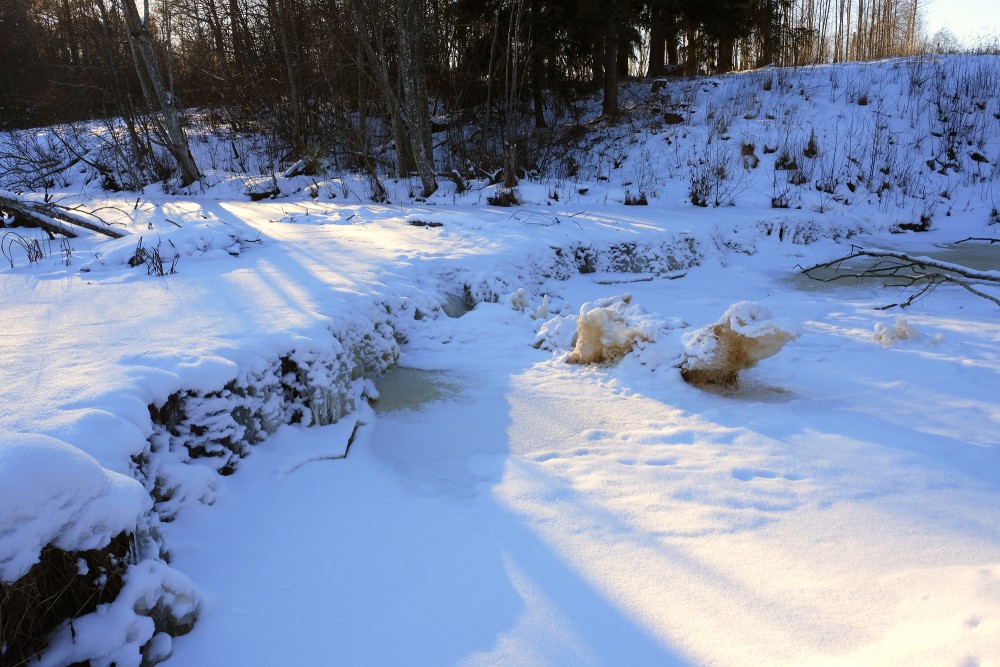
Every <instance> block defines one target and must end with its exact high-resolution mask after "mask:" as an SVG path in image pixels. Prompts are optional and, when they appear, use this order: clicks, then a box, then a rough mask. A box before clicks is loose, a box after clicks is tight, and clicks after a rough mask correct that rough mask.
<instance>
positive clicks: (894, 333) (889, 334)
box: [873, 315, 943, 347]
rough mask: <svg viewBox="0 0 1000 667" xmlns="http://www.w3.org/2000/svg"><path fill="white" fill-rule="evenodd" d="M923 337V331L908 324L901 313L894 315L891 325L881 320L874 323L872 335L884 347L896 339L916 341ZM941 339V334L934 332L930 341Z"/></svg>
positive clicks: (937, 341)
mask: <svg viewBox="0 0 1000 667" xmlns="http://www.w3.org/2000/svg"><path fill="white" fill-rule="evenodd" d="M925 337H926V336H924V334H923V332H921V331H920V330H918V329H917V328H916V327H915V326H913V325H912V324H910V322H909V321H908V320H907V319H906V318H905V317H903V316H902V315H898V316H897V317H896V319H895V321H894V322H893V323H892V326H891V327H889V326H886V325H885V324H882V323H881V322H879V323H877V324H876V325H875V334H874V335H873V338H874V339H875V342H876V343H879V344H881V345H883V346H884V347H891V346H892V345H893V344H894V343H895V342H896V341H900V340H914V341H917V340H923V339H924V338H925ZM942 339H943V336H942V335H941V334H935V335H934V337H933V338H931V340H930V342H932V343H935V344H936V343H940V342H941V340H942Z"/></svg>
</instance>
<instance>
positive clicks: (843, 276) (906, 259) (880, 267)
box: [797, 239, 1000, 310]
mask: <svg viewBox="0 0 1000 667" xmlns="http://www.w3.org/2000/svg"><path fill="white" fill-rule="evenodd" d="M965 240H989V241H991V242H993V239H965ZM859 258H866V259H874V260H876V262H875V263H874V264H872V265H871V266H867V267H864V268H860V269H858V270H856V271H849V272H846V273H845V272H843V271H842V270H841V267H842V265H843V264H844V263H845V262H849V261H851V260H854V259H859ZM797 268H798V269H800V270H801V271H802V273H804V274H805V275H806V276H807V277H809V278H811V279H812V280H818V281H820V282H825V283H829V282H834V281H837V280H847V279H857V280H881V281H882V282H883V285H884V286H885V287H900V288H903V289H906V288H910V287H918V289H917V291H916V292H915V293H913V294H911V295H910V297H909V298H907V299H906V300H905V301H902V302H899V303H892V304H888V305H886V306H882V307H881V308H879V310H887V309H889V308H895V307H899V308H906V307H907V306H910V305H912V304H913V303H914V302H916V301H917V300H918V299H920V298H922V297H924V296H926V295H927V294H929V293H930V292H932V291H934V290H935V289H936V288H938V287H940V286H941V285H946V284H950V285H957V286H959V287H961V288H962V289H965V290H967V291H968V292H970V293H972V294H975V295H976V296H979V297H982V298H984V299H986V300H987V301H990V302H992V303H994V304H996V305H997V306H1000V298H997V297H995V296H993V295H991V294H987V293H985V292H983V291H981V290H979V289H976V288H975V287H973V286H972V283H985V284H987V285H997V286H1000V271H977V270H975V269H970V268H969V267H966V266H961V265H959V264H952V263H950V262H943V261H940V260H936V259H931V258H930V257H913V256H911V255H907V254H906V253H903V252H895V251H891V250H864V249H861V248H858V247H857V246H852V251H851V253H850V254H848V255H845V256H844V257H839V258H837V259H834V260H831V261H829V262H823V263H821V264H816V265H814V266H810V267H809V268H803V267H802V266H798V267H797ZM830 270H833V271H836V273H835V274H833V275H827V276H823V275H814V274H817V273H820V274H821V273H822V272H823V271H830Z"/></svg>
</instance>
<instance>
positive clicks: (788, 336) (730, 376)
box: [680, 301, 799, 385]
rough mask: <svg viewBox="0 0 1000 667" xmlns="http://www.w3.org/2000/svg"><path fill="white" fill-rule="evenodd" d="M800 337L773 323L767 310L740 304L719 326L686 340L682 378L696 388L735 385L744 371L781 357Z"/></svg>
mask: <svg viewBox="0 0 1000 667" xmlns="http://www.w3.org/2000/svg"><path fill="white" fill-rule="evenodd" d="M798 335H799V334H798V331H797V329H796V328H795V327H792V326H790V325H787V324H784V323H781V322H778V321H776V320H774V319H772V317H771V311H770V310H768V308H767V307H766V306H763V305H761V304H759V303H754V302H752V301H740V302H739V303H735V304H733V305H732V306H730V307H729V308H728V309H727V310H726V312H725V313H723V315H722V317H721V318H719V321H718V322H716V323H715V324H710V325H708V326H706V327H702V328H701V329H698V330H697V331H692V332H691V333H689V334H687V335H685V336H684V352H685V357H684V360H683V361H682V362H681V365H680V369H681V375H682V376H683V377H684V379H685V380H687V381H688V382H691V383H694V384H721V385H732V384H735V383H736V380H737V377H738V375H739V373H740V371H743V370H746V369H747V368H752V367H753V366H755V365H756V364H757V362H758V361H760V360H761V359H766V358H768V357H770V356H773V355H775V354H777V353H778V351H779V350H781V348H782V347H784V345H785V343H787V342H788V341H790V340H794V339H795V338H797V337H798Z"/></svg>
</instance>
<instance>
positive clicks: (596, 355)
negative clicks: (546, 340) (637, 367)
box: [566, 294, 654, 364]
mask: <svg viewBox="0 0 1000 667" xmlns="http://www.w3.org/2000/svg"><path fill="white" fill-rule="evenodd" d="M651 325H652V322H651V321H650V319H649V317H648V316H647V315H646V314H645V313H644V312H643V310H642V309H641V308H639V307H638V306H636V305H633V304H632V296H631V295H630V294H626V295H624V296H615V297H610V298H607V299H599V300H597V301H591V302H588V303H585V304H583V305H582V306H581V307H580V315H579V316H578V317H577V319H576V343H575V345H574V347H573V351H572V352H570V354H569V356H568V357H567V358H566V361H567V363H571V364H597V363H604V362H613V361H617V360H619V359H621V358H622V357H624V356H625V355H626V354H628V353H629V352H631V351H632V348H633V347H635V344H636V342H638V341H640V340H644V341H647V342H648V341H651V340H653V334H654V331H653V327H652V326H651Z"/></svg>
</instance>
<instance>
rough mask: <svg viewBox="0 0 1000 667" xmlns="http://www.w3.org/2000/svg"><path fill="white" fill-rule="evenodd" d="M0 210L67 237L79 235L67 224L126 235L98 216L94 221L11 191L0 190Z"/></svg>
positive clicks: (115, 235) (69, 210)
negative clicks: (27, 198) (19, 195)
mask: <svg viewBox="0 0 1000 667" xmlns="http://www.w3.org/2000/svg"><path fill="white" fill-rule="evenodd" d="M0 212H5V213H7V214H13V215H14V216H15V217H16V218H18V219H19V220H20V221H21V223H22V224H25V225H27V226H36V227H41V228H42V229H44V230H46V231H48V232H49V233H51V234H59V235H61V236H64V237H66V238H74V237H76V235H77V234H76V232H74V231H73V230H72V229H71V228H69V227H67V225H72V226H74V227H81V228H83V229H87V230H90V231H92V232H97V233H98V234H103V235H105V236H110V237H111V238H113V239H120V238H122V237H123V236H125V235H126V234H125V232H123V231H120V230H118V229H115V228H114V227H111V226H110V225H108V224H107V223H105V222H103V221H101V220H100V218H97V220H98V221H99V222H92V221H90V220H87V219H85V218H82V217H80V216H78V215H76V214H75V213H74V212H73V211H72V210H71V209H68V208H66V207H64V206H59V205H57V204H53V203H41V202H34V201H30V200H26V199H22V198H21V197H18V196H17V195H16V194H14V193H11V192H5V191H0ZM95 218H96V216H95Z"/></svg>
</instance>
